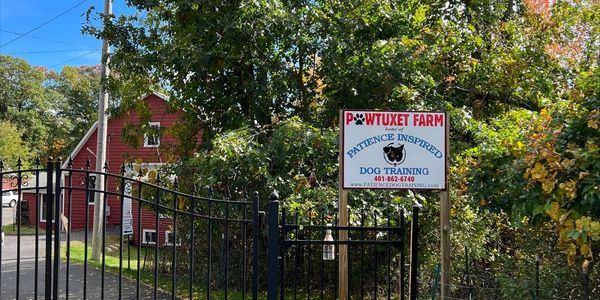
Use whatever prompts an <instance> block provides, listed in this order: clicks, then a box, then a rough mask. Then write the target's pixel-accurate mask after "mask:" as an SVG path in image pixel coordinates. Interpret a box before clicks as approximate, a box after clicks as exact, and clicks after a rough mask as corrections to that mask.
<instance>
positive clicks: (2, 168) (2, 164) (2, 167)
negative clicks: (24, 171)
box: [0, 159, 4, 172]
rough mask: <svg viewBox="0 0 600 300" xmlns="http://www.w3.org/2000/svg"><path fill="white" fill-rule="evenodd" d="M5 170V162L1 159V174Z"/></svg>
mask: <svg viewBox="0 0 600 300" xmlns="http://www.w3.org/2000/svg"><path fill="white" fill-rule="evenodd" d="M2 170H4V160H2V159H0V172H2Z"/></svg>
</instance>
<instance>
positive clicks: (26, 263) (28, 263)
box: [0, 235, 171, 300]
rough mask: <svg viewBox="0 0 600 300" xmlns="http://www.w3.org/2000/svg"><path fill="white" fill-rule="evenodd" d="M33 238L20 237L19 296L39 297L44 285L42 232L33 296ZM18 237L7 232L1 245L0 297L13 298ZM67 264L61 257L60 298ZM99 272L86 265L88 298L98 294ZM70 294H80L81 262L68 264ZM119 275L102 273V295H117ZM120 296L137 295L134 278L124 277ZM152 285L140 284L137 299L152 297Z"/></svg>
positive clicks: (44, 241)
mask: <svg viewBox="0 0 600 300" xmlns="http://www.w3.org/2000/svg"><path fill="white" fill-rule="evenodd" d="M35 241H36V238H35V236H33V235H27V236H22V237H21V251H20V253H21V255H20V257H19V261H20V265H19V270H20V274H19V278H20V283H19V296H20V297H19V298H20V299H36V298H39V299H42V298H43V296H44V287H45V276H44V271H45V265H44V264H45V245H46V239H45V236H40V237H38V243H39V247H38V264H37V265H38V268H37V274H38V280H37V282H38V294H37V297H35V286H34V282H35V274H36V268H35V266H36V264H35V252H36V251H35ZM16 244H17V237H16V236H14V235H9V236H6V237H5V247H4V248H2V262H1V264H0V271H1V272H2V281H1V282H0V299H2V300H5V299H16V292H17V287H16V277H17V247H16ZM66 274H67V273H66V264H65V261H61V264H60V271H59V295H60V298H61V299H64V298H65V290H66V284H65V283H66V281H67V278H66ZM101 275H102V273H101V272H100V271H99V270H96V269H91V268H88V279H87V298H88V299H100V294H101ZM68 281H69V298H71V299H82V298H83V266H81V265H73V264H72V265H71V266H70V270H69V278H68ZM118 287H119V286H118V275H116V274H112V273H106V274H105V284H104V296H105V299H118ZM122 293H123V296H122V298H123V299H136V297H135V293H136V285H135V281H133V280H128V279H125V278H123V291H122ZM152 296H153V293H152V288H151V287H148V286H145V285H141V286H140V299H149V298H152ZM157 298H158V299H170V298H171V297H170V295H167V294H165V293H160V292H159V294H158V295H157Z"/></svg>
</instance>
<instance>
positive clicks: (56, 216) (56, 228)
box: [52, 158, 62, 299]
mask: <svg viewBox="0 0 600 300" xmlns="http://www.w3.org/2000/svg"><path fill="white" fill-rule="evenodd" d="M61 164H62V161H61V160H60V158H59V159H57V160H56V162H55V165H56V167H55V174H56V179H55V182H54V201H55V202H54V205H55V207H54V274H53V279H52V297H53V299H58V270H59V266H60V223H61V222H60V220H61V218H60V199H61V192H60V180H61V176H62V171H61Z"/></svg>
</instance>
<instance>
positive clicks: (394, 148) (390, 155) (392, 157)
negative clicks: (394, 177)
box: [383, 143, 406, 167]
mask: <svg viewBox="0 0 600 300" xmlns="http://www.w3.org/2000/svg"><path fill="white" fill-rule="evenodd" d="M383 158H384V159H385V161H386V162H387V163H388V164H390V165H392V166H394V167H395V166H397V165H399V164H401V163H403V162H404V160H405V159H406V149H404V144H402V145H401V144H397V143H389V144H388V145H387V146H385V147H383Z"/></svg>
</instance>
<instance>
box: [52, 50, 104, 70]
mask: <svg viewBox="0 0 600 300" xmlns="http://www.w3.org/2000/svg"><path fill="white" fill-rule="evenodd" d="M95 51H97V50H93V51H89V52H86V53H84V54H82V55H79V56H76V57H73V58H69V59H67V60H65V61H63V62H60V63H57V64H55V65H52V66H49V67H48V69H52V68H54V67H56V66H60V65H62V64H66V63H68V62H70V61H74V60H76V59H78V58H82V57H84V56H86V55H90V54H92V53H94V52H95Z"/></svg>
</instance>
